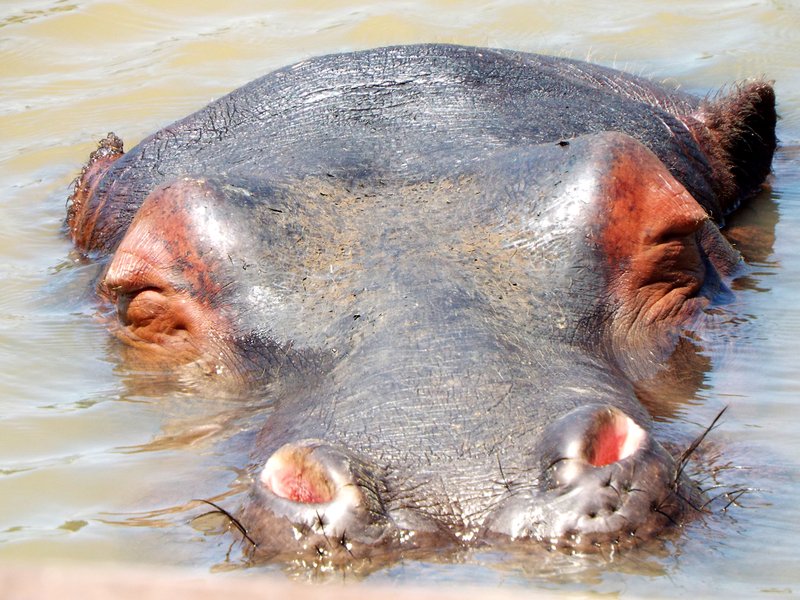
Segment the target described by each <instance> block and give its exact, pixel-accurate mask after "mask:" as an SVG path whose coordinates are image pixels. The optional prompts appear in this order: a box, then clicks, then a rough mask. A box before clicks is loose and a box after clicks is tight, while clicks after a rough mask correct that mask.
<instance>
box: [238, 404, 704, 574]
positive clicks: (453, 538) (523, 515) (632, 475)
mask: <svg viewBox="0 0 800 600" xmlns="http://www.w3.org/2000/svg"><path fill="white" fill-rule="evenodd" d="M530 454H531V456H535V457H536V459H535V460H534V461H533V463H532V465H530V466H525V467H523V468H522V469H521V470H520V471H526V472H533V471H534V470H536V472H538V473H539V475H538V477H536V478H534V479H532V480H530V481H529V482H527V483H518V482H516V481H513V480H512V481H506V482H505V485H506V489H505V490H504V493H503V494H502V496H498V495H497V494H496V493H491V491H490V490H491V488H492V485H494V484H496V482H490V481H486V482H485V486H486V490H487V493H486V498H487V500H486V502H485V503H484V505H483V506H480V507H476V506H471V507H470V512H471V513H472V515H473V516H474V515H476V514H480V515H482V517H481V518H479V519H477V520H474V519H473V520H472V521H469V520H468V518H467V516H466V515H463V514H462V515H459V517H460V518H458V519H452V518H450V519H439V520H437V519H436V518H434V517H433V516H432V514H433V513H435V512H436V511H431V510H430V507H429V506H427V504H428V503H429V500H430V497H431V496H435V494H431V493H430V490H426V489H425V487H424V486H409V488H410V489H397V488H396V487H393V486H396V485H397V483H396V482H395V483H394V484H392V483H389V482H388V481H387V478H386V473H385V472H382V471H381V470H380V469H378V468H377V467H375V466H374V465H370V464H368V463H367V462H366V461H365V460H363V459H361V458H359V457H358V456H357V455H356V454H354V453H352V452H349V451H348V450H346V449H343V448H341V447H338V446H336V445H332V444H329V443H327V442H325V441H321V440H317V439H307V440H301V441H299V442H292V443H287V444H284V445H283V446H281V447H280V448H278V449H277V450H276V451H274V452H273V453H272V455H271V456H269V458H268V459H267V460H266V461H265V463H264V465H263V467H261V468H260V471H259V472H258V474H257V476H256V477H255V481H254V484H253V489H252V491H251V494H250V498H249V502H248V505H247V506H246V508H245V511H244V513H243V515H244V516H243V521H244V522H245V525H246V527H247V528H248V529H249V530H250V531H251V533H252V534H253V535H254V538H255V539H256V540H257V542H258V543H259V546H260V551H261V553H263V554H266V555H267V556H269V557H270V558H272V557H274V556H275V555H276V554H277V553H281V554H285V553H287V552H289V553H290V554H294V555H295V556H298V555H300V556H303V555H317V556H324V557H325V558H326V559H327V560H332V561H333V562H338V561H348V560H352V559H353V558H361V557H369V556H372V555H374V554H375V553H376V552H380V553H383V554H387V553H393V552H401V551H408V550H410V549H419V548H423V549H425V548H427V549H429V550H430V549H435V548H447V547H453V548H456V547H464V546H468V545H476V544H485V543H493V542H500V543H501V544H502V543H503V540H507V541H515V540H523V541H530V542H534V543H537V544H539V545H543V546H545V547H547V548H560V549H566V550H570V551H577V552H593V551H597V550H599V549H602V548H604V547H612V546H613V547H621V546H623V547H624V546H633V545H636V544H638V543H640V542H642V541H645V540H648V539H652V538H654V537H656V536H657V535H658V534H659V533H660V532H661V531H663V530H665V529H667V528H669V527H671V526H673V525H675V524H677V523H680V522H681V520H682V516H683V514H684V512H685V511H686V510H687V509H689V507H690V506H691V505H692V499H693V498H694V499H696V497H697V492H696V491H695V490H694V488H693V487H692V485H691V484H690V483H689V482H688V480H687V479H686V478H685V477H683V476H682V475H680V474H679V469H678V468H677V466H676V463H675V461H674V460H673V458H672V457H671V455H670V454H669V453H668V452H666V450H664V449H663V447H662V446H661V445H659V444H658V443H657V442H656V441H655V440H654V439H653V437H652V436H651V435H650V434H649V433H648V431H647V430H646V429H645V428H643V427H642V426H641V425H639V424H638V423H637V422H636V421H635V420H634V419H633V418H631V417H630V416H628V415H627V414H626V413H625V412H623V411H622V410H620V409H619V408H616V407H613V406H609V405H587V406H582V407H580V408H577V409H574V410H572V411H571V412H569V413H567V414H566V415H564V416H562V417H560V418H559V419H557V420H555V421H553V422H552V423H551V424H550V425H549V426H547V427H546V428H545V430H544V432H543V434H542V436H541V438H540V442H539V445H538V447H537V448H535V449H533V450H532V451H531V453H530ZM534 464H535V467H534V466H533V465H534ZM398 498H401V499H402V501H400V502H399V501H398ZM440 514H441V512H440Z"/></svg>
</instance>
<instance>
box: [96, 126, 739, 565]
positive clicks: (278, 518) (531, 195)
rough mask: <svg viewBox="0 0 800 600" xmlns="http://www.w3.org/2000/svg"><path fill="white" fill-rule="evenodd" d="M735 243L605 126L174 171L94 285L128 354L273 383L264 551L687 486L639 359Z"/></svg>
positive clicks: (596, 516)
mask: <svg viewBox="0 0 800 600" xmlns="http://www.w3.org/2000/svg"><path fill="white" fill-rule="evenodd" d="M726 252H727V254H726ZM736 260H737V256H736V254H735V253H733V252H732V251H731V250H730V248H729V247H726V246H725V242H724V240H723V239H722V238H721V237H720V236H719V234H718V232H717V230H716V227H715V226H714V225H713V224H712V223H711V222H710V221H709V219H708V216H707V215H706V213H705V211H704V210H703V209H702V208H701V207H700V206H699V205H698V204H697V202H695V201H694V199H693V198H692V197H691V196H690V195H689V194H688V193H687V192H686V191H685V189H684V188H683V187H682V186H681V184H680V183H678V182H677V181H676V180H675V179H674V178H673V177H672V176H671V175H670V174H669V172H668V171H667V170H666V169H665V168H664V167H663V165H662V164H661V163H660V161H659V160H658V159H657V158H656V157H655V156H654V155H653V154H652V153H651V152H650V151H649V150H647V149H646V148H645V147H644V146H643V145H642V144H640V143H639V142H637V141H635V140H633V139H632V138H630V137H628V136H626V135H623V134H616V133H603V134H597V135H593V136H585V137H582V138H575V139H573V140H570V141H569V143H564V144H551V145H547V146H541V147H532V148H530V149H526V150H524V151H520V150H516V151H514V152H513V153H509V152H503V153H498V154H495V155H492V156H488V157H486V158H485V159H484V160H483V161H481V162H478V163H473V164H471V165H469V166H468V167H467V168H465V169H462V171H461V172H455V173H452V174H450V175H449V176H447V177H443V178H436V179H430V180H425V181H412V182H407V181H404V182H399V181H391V180H389V179H386V180H381V181H367V180H350V181H342V180H340V179H339V178H337V177H334V176H328V175H325V176H323V177H313V176H309V177H305V178H302V179H301V178H297V179H288V178H285V179H283V180H275V181H263V180H258V181H254V180H250V181H248V180H244V179H239V180H235V179H223V178H220V177H217V178H198V177H183V178H179V179H176V180H174V181H171V182H169V183H166V184H164V185H162V186H160V187H158V188H157V189H155V190H154V191H153V192H152V193H151V194H150V195H149V196H148V197H147V199H146V200H145V201H144V202H143V203H142V205H141V207H140V208H139V210H138V211H137V213H136V215H135V217H134V218H133V220H132V222H131V223H130V226H129V227H128V228H127V230H126V231H125V233H124V236H122V238H121V241H120V242H119V244H118V246H117V248H116V250H115V251H114V253H113V256H112V257H111V258H110V261H109V263H108V266H107V267H106V270H105V272H104V274H103V276H102V279H101V281H100V283H99V291H100V294H101V296H102V297H103V298H105V299H106V300H107V301H108V302H109V303H110V304H112V305H114V306H116V316H115V318H114V319H113V321H114V326H113V329H114V330H115V331H116V332H117V334H118V336H119V337H120V338H122V339H123V340H124V341H125V342H127V343H128V345H130V346H131V347H132V348H134V352H135V355H134V356H136V357H141V360H149V361H157V362H159V363H161V364H167V363H172V364H189V365H194V366H199V367H200V368H201V369H202V370H203V371H205V372H213V373H216V374H218V375H220V376H228V377H230V378H233V379H235V380H237V381H242V382H245V381H248V380H251V381H252V380H253V379H256V380H259V381H261V382H267V383H269V384H271V385H270V386H269V389H270V390H271V392H270V393H272V394H274V398H273V400H274V402H275V405H276V409H275V411H274V412H273V413H272V414H271V415H270V416H269V418H268V419H267V421H266V424H265V426H264V428H263V430H262V431H261V433H260V434H259V437H258V440H257V443H256V447H255V449H254V452H253V457H254V461H255V467H254V472H253V478H254V484H253V490H252V494H251V498H250V500H249V501H248V503H247V506H246V508H245V510H244V513H243V521H244V523H245V525H246V526H247V527H248V529H249V531H250V535H251V536H252V537H253V539H255V540H256V541H258V542H259V544H260V547H261V548H262V549H263V550H264V552H268V553H276V552H279V553H280V554H281V555H286V553H288V554H292V553H296V552H304V551H313V552H318V551H319V549H320V548H329V546H326V545H325V544H324V543H323V542H324V540H325V539H328V540H340V541H341V543H340V544H339V545H338V546H337V547H336V548H335V550H336V551H337V552H338V553H339V554H340V555H341V557H344V558H347V557H349V556H354V555H357V554H361V555H364V554H367V553H371V552H374V551H375V549H376V548H382V549H383V550H384V551H386V550H392V551H395V550H402V549H404V548H416V547H419V546H420V545H422V546H426V545H433V544H436V545H441V544H442V540H445V541H446V542H447V543H453V542H454V541H459V540H485V539H488V538H492V537H495V538H496V537H498V536H499V537H501V538H502V537H507V538H510V539H520V538H523V539H528V538H530V539H535V540H538V541H544V542H546V543H547V544H551V545H555V546H564V547H570V548H574V549H579V550H586V549H592V548H595V547H597V546H599V545H602V544H614V545H626V544H631V543H635V542H637V541H638V540H639V539H642V538H647V537H650V536H652V535H653V534H654V533H656V532H658V531H660V530H661V529H663V528H664V527H666V526H668V525H670V524H672V523H674V522H679V521H680V520H681V518H682V515H683V514H684V512H685V511H686V510H687V509H688V507H689V506H690V503H691V502H692V500H691V498H692V497H693V494H694V492H693V491H692V490H691V487H690V486H689V484H688V483H687V481H686V480H685V479H684V478H682V477H679V475H678V471H679V467H678V466H677V465H676V464H675V463H674V461H673V460H672V458H671V457H670V456H669V454H668V453H666V452H665V451H664V450H663V449H662V448H661V446H659V444H658V443H657V442H656V441H655V440H654V439H653V437H652V434H651V431H650V419H649V417H648V415H647V412H646V411H645V410H644V409H643V408H642V406H641V405H640V404H639V402H638V401H637V399H636V395H635V393H634V390H633V387H632V381H634V380H635V379H636V378H637V377H641V376H642V374H643V373H644V374H647V373H649V372H650V371H652V370H653V368H654V366H655V365H657V364H660V361H661V360H662V359H663V358H664V356H665V355H666V354H668V353H669V352H671V351H672V349H673V347H674V342H675V339H676V338H677V336H678V335H679V334H680V332H681V331H682V330H683V329H685V328H689V327H692V326H694V325H695V323H696V321H697V320H698V319H701V318H702V315H703V311H702V309H703V307H705V306H706V305H708V304H709V302H711V301H712V300H713V296H714V294H715V293H716V292H717V291H718V290H719V289H720V285H721V284H720V273H721V272H722V273H725V272H728V271H730V270H731V268H732V267H733V266H734V265H735V264H736Z"/></svg>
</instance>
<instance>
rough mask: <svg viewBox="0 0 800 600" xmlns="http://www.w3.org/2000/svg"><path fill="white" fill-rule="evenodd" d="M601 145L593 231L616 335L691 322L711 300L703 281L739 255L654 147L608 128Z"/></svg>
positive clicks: (730, 265)
mask: <svg viewBox="0 0 800 600" xmlns="http://www.w3.org/2000/svg"><path fill="white" fill-rule="evenodd" d="M602 148H603V152H602V153H601V154H602V157H601V158H599V159H597V160H599V161H600V163H601V167H602V168H601V169H600V170H599V172H597V171H596V178H597V179H596V187H595V193H596V194H598V197H596V198H595V199H594V200H595V206H596V207H597V213H596V214H597V217H596V219H597V221H599V222H598V223H595V224H594V226H593V227H592V231H593V234H592V238H593V242H594V246H593V251H594V252H595V253H596V258H595V260H596V261H597V262H598V263H600V265H602V267H601V268H602V270H603V271H604V272H605V273H606V277H605V280H606V286H607V298H608V302H609V304H610V307H609V308H610V311H611V313H612V315H611V321H612V323H613V328H614V332H613V334H614V335H615V336H616V335H621V336H623V338H625V340H626V343H630V340H631V339H635V338H636V337H637V336H638V334H639V333H640V332H641V333H642V336H643V337H649V336H650V335H652V334H655V335H658V332H659V331H660V330H662V328H663V327H665V326H666V327H667V328H669V329H671V330H673V331H674V330H677V329H681V328H683V327H686V326H688V325H689V323H691V321H692V320H693V318H694V317H695V316H696V315H697V314H698V313H699V312H700V311H701V310H702V307H703V306H704V305H705V304H706V303H707V300H705V299H704V295H705V289H704V286H706V284H707V283H708V282H716V281H718V280H719V271H721V272H723V273H729V272H730V271H732V269H733V266H734V265H736V264H738V261H739V255H738V253H737V252H736V251H735V250H734V249H733V248H732V247H731V246H730V244H728V243H727V242H726V241H725V239H724V238H723V237H722V236H721V235H720V233H719V230H718V229H717V227H716V226H715V225H714V224H713V222H712V221H711V220H710V219H709V217H708V215H707V213H706V212H705V210H704V209H703V208H702V207H701V206H700V204H698V202H697V201H696V200H695V199H694V198H693V197H692V195H691V194H689V192H687V191H686V189H685V188H684V187H683V185H681V183H680V182H679V181H678V180H677V179H675V177H673V176H672V175H671V174H670V172H669V170H668V169H667V168H666V166H665V165H664V164H663V163H662V162H661V161H660V160H659V159H658V157H656V156H655V154H653V153H652V152H651V151H650V150H649V149H647V148H646V147H645V146H643V145H642V144H641V143H639V142H638V141H636V140H634V139H633V138H630V137H628V136H625V135H621V134H611V135H607V136H606V140H605V142H604V143H603V145H602ZM642 336H639V337H642Z"/></svg>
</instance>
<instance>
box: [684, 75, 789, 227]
mask: <svg viewBox="0 0 800 600" xmlns="http://www.w3.org/2000/svg"><path fill="white" fill-rule="evenodd" d="M684 121H685V122H686V124H687V125H688V127H689V129H690V130H691V131H692V134H693V135H694V137H695V139H696V140H697V141H698V143H699V144H700V146H701V147H702V149H703V151H704V152H705V153H706V155H707V156H708V158H709V160H710V162H711V166H712V169H713V171H714V175H715V178H716V179H717V189H716V192H717V195H718V202H719V207H720V210H721V212H722V214H721V215H716V217H717V218H720V217H722V216H723V215H725V214H728V213H730V212H731V211H733V210H735V209H736V208H737V206H738V205H739V203H740V202H741V201H742V200H745V199H747V198H748V197H749V196H751V195H753V194H754V193H755V192H757V191H758V190H759V188H760V186H761V184H762V183H763V181H764V179H765V178H766V176H767V175H768V174H769V171H770V165H771V164H772V155H773V153H774V152H775V147H776V144H777V140H776V137H775V124H776V121H777V116H776V113H775V91H774V90H773V88H772V85H770V84H769V83H767V82H764V81H756V82H750V83H745V84H742V85H740V86H738V87H736V88H734V89H733V90H732V91H731V92H730V93H729V94H727V95H724V96H719V97H717V98H715V99H711V100H708V101H706V102H704V103H703V104H702V105H701V106H700V109H699V110H698V111H696V112H695V113H694V114H691V115H688V116H687V117H685V118H684Z"/></svg>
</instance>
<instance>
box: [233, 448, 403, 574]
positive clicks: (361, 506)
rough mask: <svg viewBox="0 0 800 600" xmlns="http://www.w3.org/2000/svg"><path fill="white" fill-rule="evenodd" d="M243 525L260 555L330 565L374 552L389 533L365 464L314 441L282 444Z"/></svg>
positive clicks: (260, 481) (256, 490)
mask: <svg viewBox="0 0 800 600" xmlns="http://www.w3.org/2000/svg"><path fill="white" fill-rule="evenodd" d="M244 520H245V521H246V522H247V523H248V527H249V529H250V530H251V531H253V532H254V533H255V536H254V537H255V538H257V541H258V542H259V545H260V546H262V548H261V549H262V551H263V552H267V553H269V552H271V551H272V552H274V553H275V554H279V553H281V552H283V551H287V552H290V553H292V554H296V553H297V551H298V550H299V551H300V552H301V553H303V552H307V553H310V554H312V555H318V556H324V557H326V558H332V559H334V560H336V559H337V555H340V554H346V555H349V556H350V557H353V556H354V554H355V553H357V552H358V551H359V549H360V548H364V547H372V548H374V547H376V546H380V545H381V544H382V543H383V542H386V541H387V540H388V538H389V537H390V530H391V529H392V528H391V522H390V520H389V518H388V517H387V516H386V511H385V508H384V506H383V504H382V500H381V497H380V493H379V483H378V480H377V479H376V478H375V477H374V475H373V473H372V471H371V469H370V468H369V467H368V466H367V465H366V463H365V462H364V461H363V460H361V459H359V457H357V456H355V455H354V454H352V453H350V452H348V451H346V450H345V449H342V448H339V447H337V446H334V445H331V444H329V443H327V442H323V441H320V440H316V439H306V440H301V441H297V442H291V443H288V444H285V445H283V446H281V447H280V448H279V449H278V450H276V451H275V452H274V453H273V454H272V455H271V456H270V457H269V459H268V460H267V461H266V463H265V464H264V467H263V468H262V469H261V472H260V473H259V475H258V478H257V481H256V482H255V485H254V486H253V488H252V490H251V497H250V501H249V502H248V504H247V506H246V509H245V515H244ZM262 544H263V545H262ZM271 549H272V550H271Z"/></svg>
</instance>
